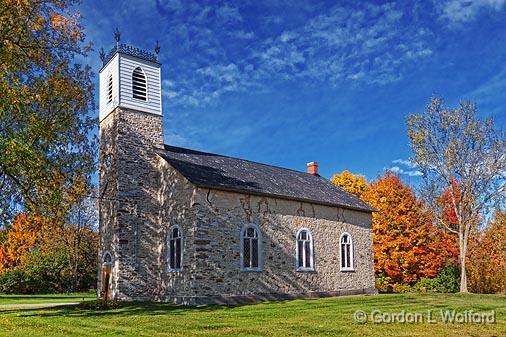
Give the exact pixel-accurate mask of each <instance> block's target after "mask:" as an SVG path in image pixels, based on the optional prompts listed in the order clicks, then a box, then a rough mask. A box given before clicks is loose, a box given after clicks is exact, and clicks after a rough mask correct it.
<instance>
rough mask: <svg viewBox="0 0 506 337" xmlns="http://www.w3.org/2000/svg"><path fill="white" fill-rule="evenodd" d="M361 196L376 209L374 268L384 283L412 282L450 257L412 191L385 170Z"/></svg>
mask: <svg viewBox="0 0 506 337" xmlns="http://www.w3.org/2000/svg"><path fill="white" fill-rule="evenodd" d="M363 199H364V200H365V201H366V202H368V203H369V204H370V205H371V206H373V207H375V208H376V209H377V210H378V212H374V213H373V218H372V227H373V240H374V268H375V272H376V275H377V276H379V278H380V280H382V282H383V283H384V284H383V286H392V287H394V288H395V287H396V286H398V285H413V284H414V283H416V282H417V281H418V280H420V279H421V278H423V277H434V276H436V275H437V274H438V273H439V271H440V270H441V268H442V266H443V265H444V264H445V263H446V262H447V260H448V258H449V256H448V254H447V250H446V249H445V247H444V245H445V244H447V243H446V242H444V241H442V240H441V238H443V237H444V236H442V235H441V233H439V231H438V229H437V228H435V227H434V226H433V225H432V223H431V218H430V216H429V215H427V214H426V213H424V212H423V206H422V204H421V203H420V202H419V201H418V200H417V198H416V195H415V192H414V191H413V190H412V189H411V188H410V187H409V186H407V185H405V184H403V183H402V182H401V180H400V179H399V177H398V176H396V175H393V174H392V173H391V172H390V171H387V173H386V174H385V176H384V177H379V178H378V179H377V180H376V181H374V182H372V183H371V184H370V185H369V189H368V190H367V192H365V193H364V194H363Z"/></svg>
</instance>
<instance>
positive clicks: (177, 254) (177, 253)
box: [175, 238, 182, 269]
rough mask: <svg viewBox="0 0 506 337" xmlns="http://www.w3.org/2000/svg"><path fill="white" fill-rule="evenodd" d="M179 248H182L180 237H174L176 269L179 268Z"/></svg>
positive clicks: (180, 251)
mask: <svg viewBox="0 0 506 337" xmlns="http://www.w3.org/2000/svg"><path fill="white" fill-rule="evenodd" d="M181 248H182V247H181V238H179V239H176V264H175V267H176V268H177V269H180V268H181V253H182V250H181Z"/></svg>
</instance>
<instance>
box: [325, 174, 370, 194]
mask: <svg viewBox="0 0 506 337" xmlns="http://www.w3.org/2000/svg"><path fill="white" fill-rule="evenodd" d="M331 181H332V183H333V184H334V185H336V186H338V187H341V188H342V189H344V190H345V191H348V192H350V193H352V194H354V195H356V196H357V197H359V198H360V197H362V194H364V192H365V191H366V190H367V182H366V181H365V178H364V176H360V175H355V174H352V173H350V172H349V171H346V170H345V171H342V172H341V173H339V174H334V175H333V176H332V179H331Z"/></svg>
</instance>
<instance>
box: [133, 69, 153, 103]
mask: <svg viewBox="0 0 506 337" xmlns="http://www.w3.org/2000/svg"><path fill="white" fill-rule="evenodd" d="M137 68H139V69H140V70H141V72H142V74H143V75H144V79H145V80H146V99H145V100H143V99H140V98H137V97H134V73H135V71H136V70H137ZM130 77H131V82H130V84H131V86H132V99H134V100H137V101H139V102H146V103H147V102H149V92H148V90H149V88H148V75H146V72H145V71H144V69H142V67H141V66H137V67H135V68H134V70H133V71H132V75H131V76H130Z"/></svg>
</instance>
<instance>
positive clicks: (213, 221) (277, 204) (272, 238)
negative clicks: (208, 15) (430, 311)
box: [155, 163, 375, 304]
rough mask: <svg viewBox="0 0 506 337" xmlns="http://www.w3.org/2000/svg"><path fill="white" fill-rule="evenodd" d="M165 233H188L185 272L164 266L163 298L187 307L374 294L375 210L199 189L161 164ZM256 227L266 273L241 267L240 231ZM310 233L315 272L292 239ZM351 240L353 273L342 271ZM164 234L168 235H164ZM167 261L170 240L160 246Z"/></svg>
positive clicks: (165, 164) (163, 258)
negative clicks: (301, 267)
mask: <svg viewBox="0 0 506 337" xmlns="http://www.w3.org/2000/svg"><path fill="white" fill-rule="evenodd" d="M160 167H161V169H162V171H163V172H164V174H163V184H162V185H163V186H165V187H164V189H163V190H161V191H160V193H161V195H162V196H163V197H162V200H163V202H162V209H163V211H162V214H163V215H162V219H163V220H162V224H163V227H164V229H163V231H165V232H166V233H167V232H168V228H169V227H170V226H171V225H174V224H178V225H180V226H181V227H182V229H183V234H184V258H183V270H182V271H181V272H175V273H174V272H167V271H166V269H167V267H166V262H165V266H164V267H163V269H162V271H161V280H162V284H161V287H160V289H159V292H158V294H157V296H155V297H156V298H157V299H158V300H162V301H171V302H177V303H186V304H198V303H227V302H234V300H233V298H234V297H240V296H245V297H250V298H255V296H257V297H258V298H259V299H261V298H262V297H264V298H269V297H268V296H267V295H272V294H274V295H293V296H311V294H313V293H315V294H316V293H328V294H339V293H343V294H344V293H374V292H375V289H374V266H373V255H372V254H373V253H372V233H371V215H370V214H369V213H366V212H360V211H353V210H347V209H342V208H336V207H328V206H322V205H316V204H310V203H303V202H297V201H292V200H283V199H276V198H269V197H261V196H253V195H244V194H240V193H234V192H225V191H218V190H211V189H203V188H196V187H194V186H193V185H191V184H190V183H189V182H188V181H187V180H186V179H185V178H184V177H182V176H181V175H180V174H179V173H178V172H177V171H176V170H174V169H173V168H172V167H171V166H170V165H168V164H167V163H161V166H160ZM248 223H255V224H257V225H258V226H259V227H260V229H261V231H262V236H263V257H264V258H263V260H264V263H263V271H261V272H244V271H241V269H240V231H241V229H242V227H243V226H244V225H245V224H248ZM301 228H307V229H309V230H310V231H311V233H312V235H313V241H314V251H315V253H314V259H315V271H314V272H297V271H296V256H295V253H296V246H295V236H296V233H297V231H298V230H299V229H301ZM344 232H347V233H349V234H350V235H351V236H352V238H353V248H354V267H355V270H354V271H353V272H341V271H340V268H339V265H340V261H339V238H340V236H341V234H342V233H344ZM165 235H166V234H165ZM160 251H161V252H162V255H163V256H162V260H166V256H167V255H166V254H167V252H166V244H164V245H163V247H162V248H161V249H160Z"/></svg>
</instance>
